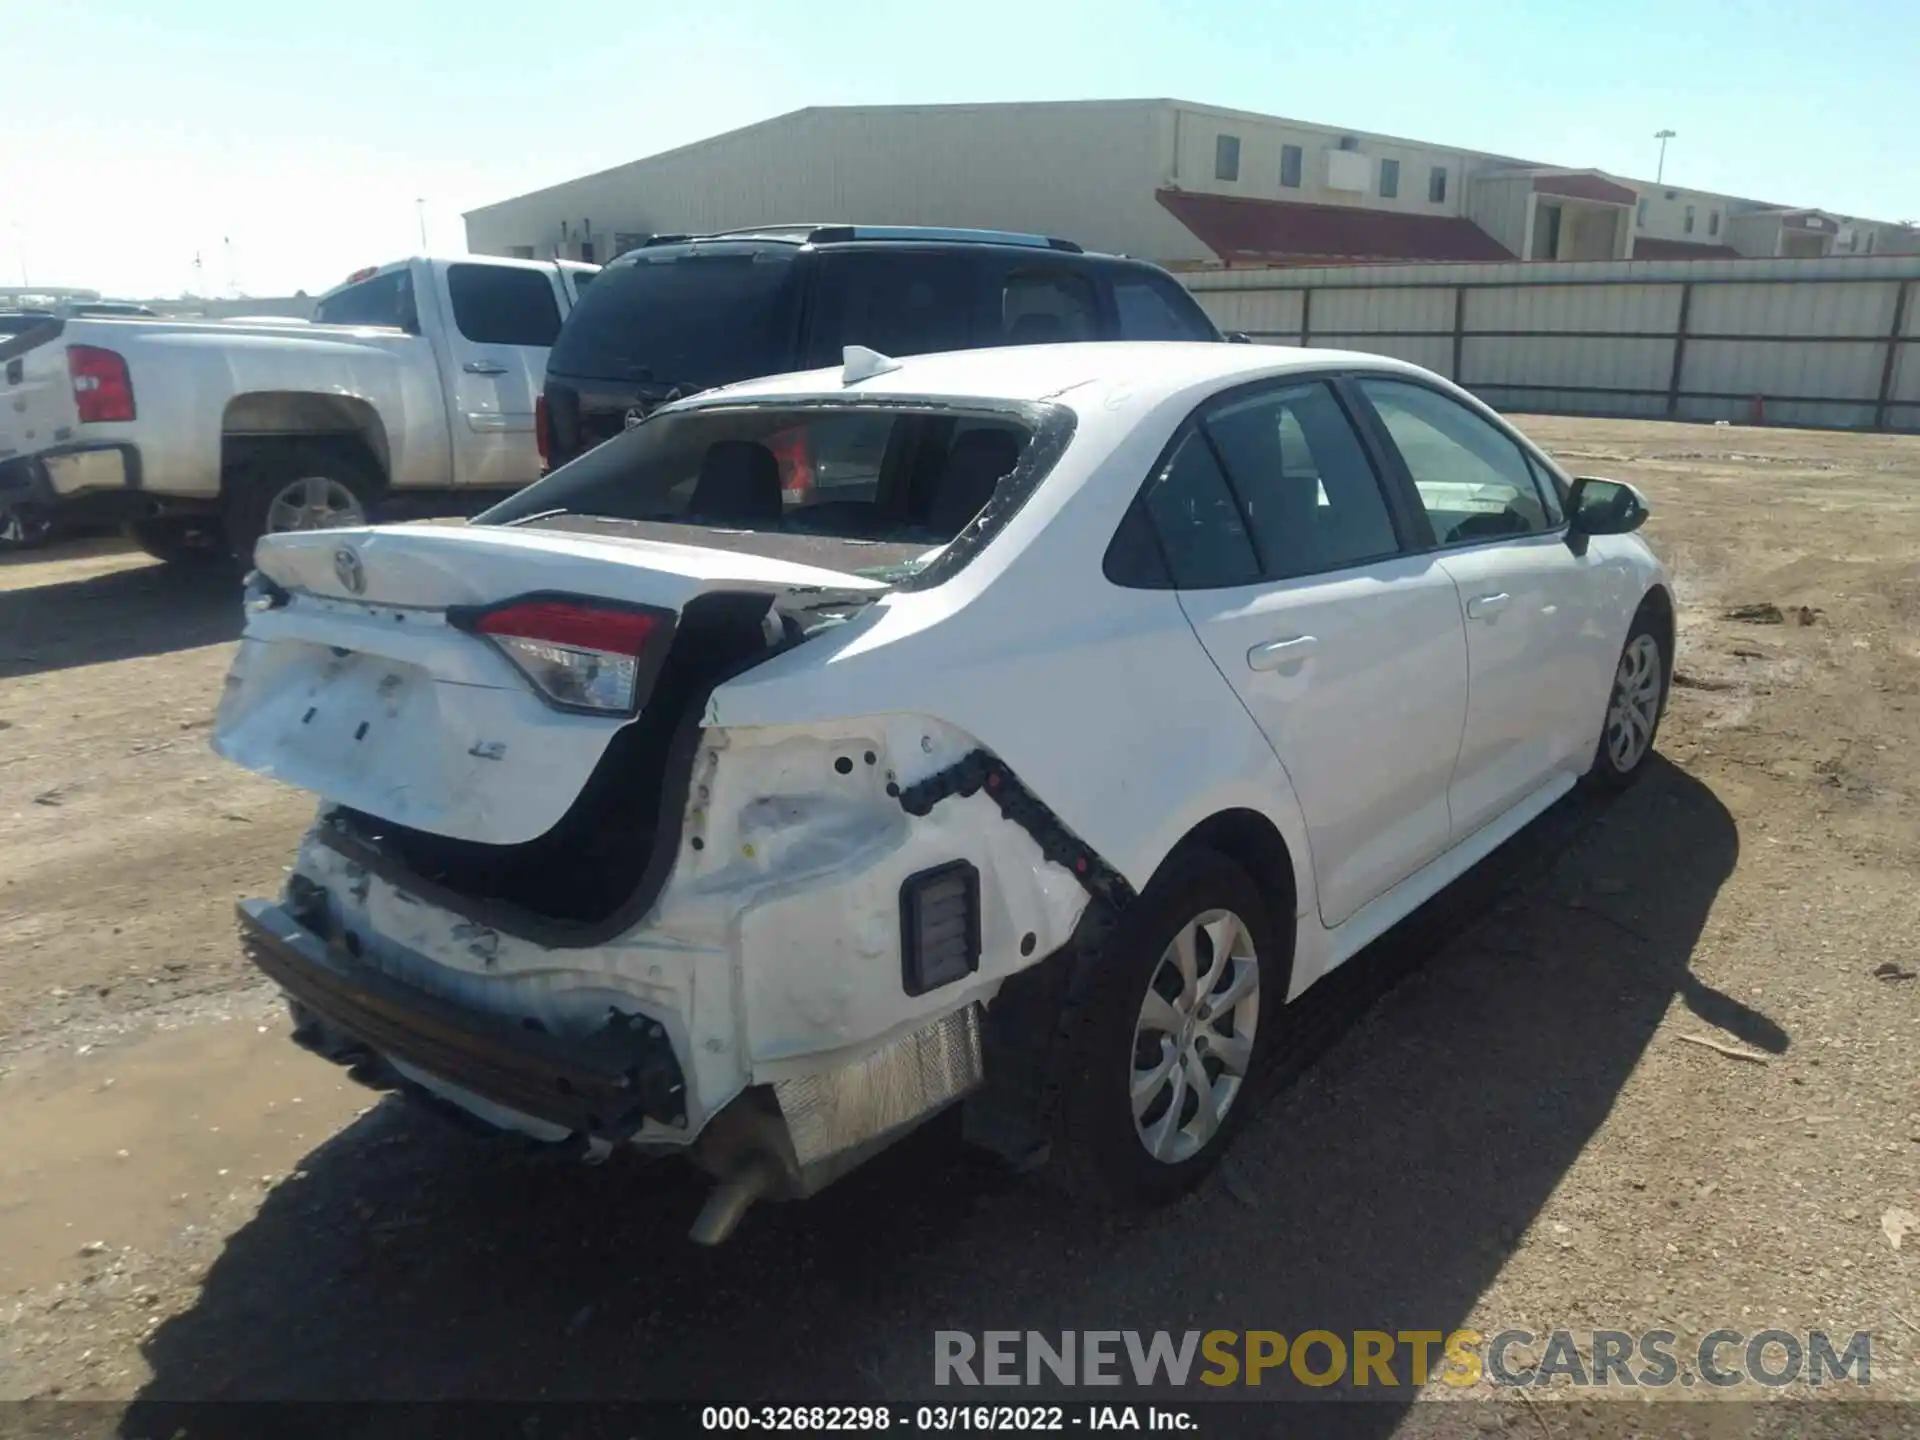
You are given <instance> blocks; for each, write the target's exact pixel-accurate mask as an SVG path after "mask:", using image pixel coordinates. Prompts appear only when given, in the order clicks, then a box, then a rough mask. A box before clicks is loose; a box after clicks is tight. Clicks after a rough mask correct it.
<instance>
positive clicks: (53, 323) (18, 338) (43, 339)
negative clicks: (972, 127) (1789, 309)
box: [0, 317, 67, 361]
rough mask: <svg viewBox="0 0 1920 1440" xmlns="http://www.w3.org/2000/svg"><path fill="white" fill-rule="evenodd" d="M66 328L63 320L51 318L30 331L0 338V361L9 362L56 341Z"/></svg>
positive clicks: (21, 331) (17, 332)
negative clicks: (15, 357)
mask: <svg viewBox="0 0 1920 1440" xmlns="http://www.w3.org/2000/svg"><path fill="white" fill-rule="evenodd" d="M66 328H67V322H66V321H65V320H62V319H59V318H58V317H53V318H49V319H48V320H47V321H46V322H45V323H44V324H40V325H35V326H34V327H33V328H32V329H30V330H19V331H15V332H14V333H13V334H12V335H8V336H6V337H4V338H0V361H7V360H11V359H13V357H14V356H16V355H24V354H26V353H27V351H29V350H37V349H39V348H40V347H41V346H42V345H45V344H47V343H48V342H50V341H54V340H58V339H59V338H60V336H61V334H62V333H63V332H64V331H65V330H66Z"/></svg>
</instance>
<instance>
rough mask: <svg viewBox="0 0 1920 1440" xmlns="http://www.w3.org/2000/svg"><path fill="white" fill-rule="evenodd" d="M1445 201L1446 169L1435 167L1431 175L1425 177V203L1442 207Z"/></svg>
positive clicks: (1441, 166) (1444, 167) (1440, 166)
mask: <svg viewBox="0 0 1920 1440" xmlns="http://www.w3.org/2000/svg"><path fill="white" fill-rule="evenodd" d="M1446 199H1447V167H1446V166H1444V165H1436V166H1434V167H1433V173H1432V174H1430V175H1428V176H1427V203H1428V204H1430V205H1444V204H1445V203H1446Z"/></svg>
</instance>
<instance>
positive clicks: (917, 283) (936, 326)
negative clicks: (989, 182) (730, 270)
mask: <svg viewBox="0 0 1920 1440" xmlns="http://www.w3.org/2000/svg"><path fill="white" fill-rule="evenodd" d="M814 265H815V272H814V282H813V296H812V299H811V301H810V303H809V319H808V324H807V330H808V338H807V345H806V356H807V361H806V363H807V364H809V365H833V364H837V363H838V362H839V360H840V357H841V352H842V351H843V349H844V348H845V347H846V346H848V345H864V346H866V348H867V349H869V350H877V351H879V352H880V353H881V354H882V355H925V354H930V353H932V352H933V351H936V350H965V349H968V348H969V347H970V346H972V345H975V344H978V343H980V342H978V341H976V340H975V339H974V336H973V327H972V325H971V323H970V319H971V317H970V315H969V311H970V310H971V308H972V306H971V303H970V302H971V299H972V295H971V291H972V275H971V273H970V270H969V267H968V265H967V262H966V260H965V259H964V258H963V257H961V256H958V255H952V254H939V253H932V252H927V251H913V250H848V251H841V252H838V253H835V252H832V251H827V250H823V251H821V252H819V253H818V254H817V255H816V257H815V260H814Z"/></svg>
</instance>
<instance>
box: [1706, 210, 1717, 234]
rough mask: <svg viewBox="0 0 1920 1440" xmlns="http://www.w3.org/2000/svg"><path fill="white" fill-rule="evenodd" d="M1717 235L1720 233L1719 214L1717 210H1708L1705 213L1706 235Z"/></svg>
mask: <svg viewBox="0 0 1920 1440" xmlns="http://www.w3.org/2000/svg"><path fill="white" fill-rule="evenodd" d="M1719 233H1720V212H1719V211H1718V210H1709V211H1708V212H1707V234H1709V235H1718V234H1719Z"/></svg>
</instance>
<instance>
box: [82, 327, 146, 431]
mask: <svg viewBox="0 0 1920 1440" xmlns="http://www.w3.org/2000/svg"><path fill="white" fill-rule="evenodd" d="M67 374H68V375H69V376H70V377H72V380H73V403H74V406H75V407H76V408H77V409H78V410H79V412H80V423H81V424H83V425H97V424H104V423H106V422H109V421H116V420H131V419H133V381H132V380H131V379H130V378H129V377H128V375H127V362H126V361H125V360H124V359H123V358H122V357H121V356H120V355H119V354H118V352H116V351H113V350H102V349H100V348H99V347H98V346H97V345H69V346H68V347H67Z"/></svg>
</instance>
